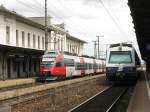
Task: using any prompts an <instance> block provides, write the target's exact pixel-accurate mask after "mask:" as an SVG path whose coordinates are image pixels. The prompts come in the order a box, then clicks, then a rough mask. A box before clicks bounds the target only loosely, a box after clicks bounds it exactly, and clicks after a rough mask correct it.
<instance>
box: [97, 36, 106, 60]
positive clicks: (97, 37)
mask: <svg viewBox="0 0 150 112" xmlns="http://www.w3.org/2000/svg"><path fill="white" fill-rule="evenodd" d="M96 37H97V41H98V42H97V44H98V45H97V47H98V59H99V58H100V50H99V37H104V35H101V36H99V35H97V36H96Z"/></svg>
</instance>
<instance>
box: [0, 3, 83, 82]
mask: <svg viewBox="0 0 150 112" xmlns="http://www.w3.org/2000/svg"><path fill="white" fill-rule="evenodd" d="M50 20H51V18H50V17H49V18H48V39H49V40H48V50H51V49H54V50H60V51H68V52H70V53H75V54H78V55H82V52H83V45H84V43H85V41H83V40H80V39H78V38H76V37H74V36H71V35H70V34H69V33H68V32H67V31H65V28H64V25H63V24H59V25H52V24H51V22H50ZM44 30H45V26H44V18H43V17H34V18H28V17H24V16H22V15H19V14H17V13H16V12H14V11H10V10H8V9H6V8H5V7H3V6H0V51H1V52H0V80H6V79H13V78H22V77H32V76H35V75H36V74H38V73H39V65H40V59H41V56H42V55H43V53H44V52H45V32H44Z"/></svg>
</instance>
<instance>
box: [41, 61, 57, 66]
mask: <svg viewBox="0 0 150 112" xmlns="http://www.w3.org/2000/svg"><path fill="white" fill-rule="evenodd" d="M53 64H54V61H43V62H42V63H41V66H44V67H51V66H53Z"/></svg>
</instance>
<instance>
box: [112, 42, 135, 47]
mask: <svg viewBox="0 0 150 112" xmlns="http://www.w3.org/2000/svg"><path fill="white" fill-rule="evenodd" d="M119 46H125V47H133V45H132V44H127V43H117V44H111V45H110V46H109V48H113V47H119Z"/></svg>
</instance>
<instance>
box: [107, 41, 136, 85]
mask: <svg viewBox="0 0 150 112" xmlns="http://www.w3.org/2000/svg"><path fill="white" fill-rule="evenodd" d="M137 64H139V58H138V55H137V53H136V50H135V48H134V47H133V46H132V44H126V43H119V44H112V45H110V46H109V48H108V49H107V57H106V78H107V80H108V81H109V82H118V81H135V80H136V79H137V71H136V67H137Z"/></svg>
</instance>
